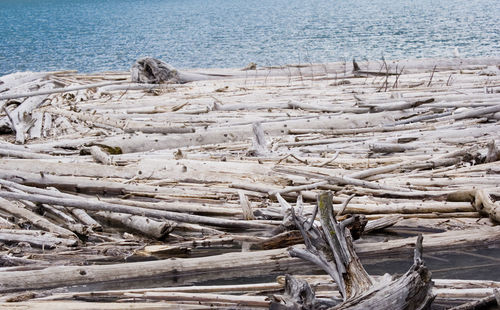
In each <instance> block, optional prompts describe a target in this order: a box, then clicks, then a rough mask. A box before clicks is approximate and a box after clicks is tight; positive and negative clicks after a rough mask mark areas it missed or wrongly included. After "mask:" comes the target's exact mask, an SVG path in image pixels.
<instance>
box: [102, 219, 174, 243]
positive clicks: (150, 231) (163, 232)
mask: <svg viewBox="0 0 500 310" xmlns="http://www.w3.org/2000/svg"><path fill="white" fill-rule="evenodd" d="M96 215H97V216H99V217H100V218H103V219H105V220H107V221H108V222H111V224H113V223H118V224H120V226H122V227H126V228H130V229H132V230H133V231H138V232H140V233H141V234H143V235H145V236H148V237H151V238H155V239H163V238H165V237H166V236H167V235H168V234H169V233H170V232H171V231H172V230H173V229H174V228H175V226H176V223H175V222H172V221H165V220H163V221H161V222H160V221H156V220H152V219H149V218H147V217H144V216H138V215H131V214H124V213H116V212H113V213H112V212H97V213H96Z"/></svg>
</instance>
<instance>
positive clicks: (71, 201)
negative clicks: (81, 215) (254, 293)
mask: <svg viewBox="0 0 500 310" xmlns="http://www.w3.org/2000/svg"><path fill="white" fill-rule="evenodd" d="M0 197H4V198H11V199H20V200H28V201H32V202H37V203H47V204H55V205H61V206H66V207H72V208H80V209H84V210H90V211H110V212H121V213H127V214H133V215H139V216H142V215H145V216H151V217H155V218H166V219H169V220H172V221H179V222H186V223H201V224H207V225H213V226H221V227H234V228H261V229H262V228H263V229H266V228H272V227H273V226H272V225H268V224H262V223H258V222H255V221H238V220H229V219H218V218H211V217H207V216H200V215H190V214H182V213H176V212H170V211H162V210H152V209H145V208H138V207H131V206H124V205H120V204H113V203H107V202H102V201H89V200H85V199H81V198H61V197H51V196H46V195H39V194H31V195H30V194H22V193H9V192H4V191H0ZM4 201H5V200H4ZM0 207H1V204H0Z"/></svg>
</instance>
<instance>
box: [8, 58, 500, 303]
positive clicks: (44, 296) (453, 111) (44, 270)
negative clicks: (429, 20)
mask: <svg viewBox="0 0 500 310" xmlns="http://www.w3.org/2000/svg"><path fill="white" fill-rule="evenodd" d="M498 63H499V61H498V58H481V59H462V58H461V59H418V60H401V61H365V62H358V63H355V64H354V63H353V64H352V65H351V64H349V63H331V64H305V65H304V64H300V65H287V66H281V67H259V66H249V67H248V68H247V69H248V70H241V69H207V70H203V72H201V71H199V70H197V71H194V70H177V69H175V68H172V67H171V66H169V65H168V64H165V63H163V62H161V61H159V60H155V59H142V60H140V61H139V62H138V63H137V64H136V65H135V66H134V69H133V70H132V76H131V74H130V73H129V72H107V73H96V74H78V73H76V72H70V71H61V72H43V73H16V74H10V75H7V76H4V77H0V92H1V94H0V133H1V136H0V140H1V141H0V157H1V158H0V197H1V198H0V308H2V309H3V308H5V309H13V308H14V306H13V305H15V304H17V305H18V306H23V307H24V306H26V307H31V308H37V307H38V308H41V309H45V308H48V307H53V308H57V307H59V308H61V309H72V308H74V309H87V308H92V307H95V308H99V309H106V308H110V309H112V308H113V307H115V308H116V307H119V306H121V305H126V306H127V307H131V308H134V307H135V308H137V309H147V308H148V307H149V308H152V309H154V308H163V309H169V308H170V309H178V308H180V307H183V308H186V309H190V308H193V309H204V308H207V307H210V306H212V307H220V308H237V307H247V308H256V309H259V308H260V309H264V308H269V307H270V305H271V304H272V305H273V306H276V307H282V306H283V305H284V302H287V305H291V304H294V305H299V306H301V307H304V305H309V306H310V305H325V307H330V306H334V305H336V306H335V307H337V308H340V309H343V308H345V307H347V306H348V305H349V306H353V307H355V306H356V305H358V306H359V307H361V308H367V307H365V306H364V305H365V304H366V303H368V302H370V306H371V307H375V306H377V305H380V307H381V308H384V306H382V305H385V304H386V302H387V298H382V297H381V295H382V294H385V293H386V292H387V293H390V294H393V295H394V294H396V295H397V294H402V295H401V296H403V295H405V294H406V293H408V292H409V291H404V292H403V291H398V290H397V289H396V288H397V287H400V286H399V285H404V286H406V284H408V288H415V290H414V291H415V292H419V293H421V294H415V295H414V296H412V298H410V299H408V302H409V301H410V300H412V302H411V303H412V305H409V304H408V303H405V302H401V301H400V300H399V299H397V300H396V299H394V300H395V301H396V302H398V304H399V305H400V306H401V307H405V305H408V307H417V306H418V305H421V306H422V307H425V306H426V305H427V304H428V301H430V300H431V297H432V296H433V295H436V298H435V301H434V303H435V304H436V307H443V308H449V307H456V306H459V305H460V304H465V305H464V307H471V305H472V304H473V303H472V302H475V301H477V300H479V299H482V298H486V297H488V298H490V299H491V296H492V295H493V293H494V292H493V289H494V288H499V287H500V285H499V284H498V282H494V281H491V280H498V279H495V278H494V277H495V273H489V272H486V273H485V272H482V270H489V268H495V267H496V266H497V263H498V262H497V259H496V256H495V255H496V254H498V253H497V250H496V249H495V247H493V246H494V245H496V244H498V242H499V240H500V232H499V230H498V226H497V225H498V223H499V215H498V214H499V212H498V210H499V208H498V203H499V202H498V200H499V194H498V188H499V186H500V177H499V176H500V168H499V167H498V161H499V159H500V158H499V157H498V153H499V152H498V147H497V145H498V143H499V141H500V134H499V133H500V131H499V130H498V129H499V128H498V127H499V126H498V120H499V119H500V118H499V113H500V112H499V111H500V110H499V104H498V102H499V100H498V94H499V92H498V84H499V82H500V75H498V74H490V73H491V72H493V71H495V70H496V71H498V70H497V69H496V66H497V65H498ZM492 68H493V69H495V70H493V69H492ZM496 71H495V72H496ZM450 76H453V79H452V80H451V79H450ZM308 81H311V83H307V82H308ZM172 83H176V84H172ZM323 191H332V192H333V193H334V196H333V197H332V204H331V206H330V205H329V202H327V201H326V200H323V204H322V205H323V206H328V207H327V208H326V209H325V208H323V207H322V208H319V209H317V208H315V205H316V203H317V196H318V194H319V193H322V192H323ZM324 202H327V203H326V204H324ZM292 207H293V210H294V211H295V215H296V220H297V222H298V224H300V225H298V224H297V223H296V222H295V221H294V219H293V217H292V214H291V213H290V210H292ZM328 210H329V211H328ZM333 212H334V213H335V215H336V216H335V217H334V218H332V217H331V215H332V213H333ZM300 218H302V220H299V219H300ZM304 219H307V221H305V220H304ZM301 225H302V226H301ZM299 227H302V233H301V231H300V229H299ZM322 227H323V228H322ZM346 227H347V228H346ZM328 228H329V229H328ZM323 229H325V230H327V231H328V234H325V232H324V231H323ZM333 231H335V234H332V233H330V232H333ZM304 232H305V235H306V236H307V238H306V239H305V240H304V238H303V233H304ZM418 234H422V235H423V241H422V246H423V248H425V251H426V256H425V259H426V264H427V265H428V266H429V267H428V268H429V269H430V270H431V271H434V270H436V269H437V272H436V273H435V274H436V275H438V276H444V277H447V276H450V275H451V273H452V272H454V273H453V276H455V275H456V273H457V268H461V269H464V270H471V271H472V272H471V274H474V276H477V277H484V278H485V280H486V279H489V280H490V281H477V280H474V281H476V282H474V281H473V280H466V278H465V279H463V280H436V279H434V280H433V281H434V283H435V284H434V288H433V289H432V290H431V289H430V287H431V285H430V282H429V281H428V279H429V273H428V270H426V268H425V266H424V265H423V263H422V259H421V257H420V256H419V252H418V251H417V255H416V256H415V259H414V265H413V266H412V268H411V269H410V271H408V272H407V273H405V274H404V275H403V276H401V277H399V278H387V277H386V278H384V277H379V276H376V275H368V272H367V271H366V270H368V271H370V270H371V268H373V267H374V266H375V267H377V268H379V269H377V270H382V273H384V272H385V273H389V274H394V273H396V271H395V270H393V267H392V266H393V265H392V264H387V262H388V261H391V262H400V263H401V264H404V263H408V258H409V256H411V254H412V252H413V251H414V249H415V244H416V242H415V240H416V239H417V235H418ZM323 235H325V238H326V236H327V235H328V236H329V237H328V238H329V239H322V238H320V237H322V236H323ZM321 240H323V241H321ZM315 242H316V243H317V244H320V245H321V246H320V247H319V248H318V247H317V248H316V250H314V247H312V244H315ZM302 243H306V245H302ZM317 244H316V245H317ZM289 246H293V247H294V249H295V250H292V253H294V252H293V251H296V253H302V254H304V253H309V254H304V255H306V256H307V255H308V256H307V257H308V258H310V259H311V260H312V261H313V262H315V263H318V260H317V259H315V258H314V257H317V255H319V254H318V253H323V254H321V255H320V256H322V257H323V259H322V260H321V263H320V264H319V265H320V266H321V267H323V269H326V273H327V274H329V275H328V276H327V277H325V275H316V276H312V275H310V273H313V272H314V274H317V273H320V272H321V268H319V267H317V264H316V265H315V264H314V263H310V262H306V261H304V260H301V259H299V258H293V257H290V256H289V253H288V247H289ZM417 248H419V247H417ZM329 249H336V250H335V251H334V252H332V251H330V250H329ZM308 251H312V252H308ZM311 253H312V254H311ZM335 253H337V254H335ZM460 253H461V254H460ZM464 253H465V254H464ZM449 257H452V258H449ZM470 257H474V259H475V260H477V261H476V263H475V264H473V265H467V264H468V261H469V258H470ZM358 258H359V260H358ZM360 260H361V261H362V262H363V265H361V263H360ZM447 260H448V261H447ZM436 262H439V264H437V263H436ZM408 265H409V264H408ZM437 265H439V267H435V266H437ZM464 265H465V267H463V266H464ZM456 266H459V267H456ZM365 268H366V269H365ZM450 268H451V269H450ZM476 270H477V272H475V271H476ZM460 271H462V270H460ZM323 272H325V271H323ZM398 272H403V270H399V271H398ZM370 273H371V271H370ZM286 274H289V276H288V277H285V275H286ZM299 274H302V275H299ZM308 274H309V275H308ZM461 274H462V273H461ZM464 274H465V273H464ZM348 275H349V276H348ZM352 275H355V276H352ZM276 276H278V277H279V279H278V282H273V281H274V278H275V277H276ZM321 277H323V278H321ZM467 277H468V276H467ZM285 278H286V281H285ZM433 278H434V276H433ZM235 279H236V280H235ZM333 280H335V282H337V283H336V284H335V283H333V282H334V281H333ZM212 281H213V282H212ZM228 281H238V283H242V284H238V285H235V284H234V283H228ZM208 282H212V283H210V284H208ZM256 282H265V283H261V284H255V287H252V286H251V285H253V284H250V283H256ZM270 282H273V283H270ZM285 282H286V285H285ZM222 283H224V284H226V285H219V284H222ZM266 283H267V284H266ZM193 284H194V286H193ZM211 284H214V285H211ZM215 284H217V285H215ZM416 284H421V286H420V289H418V285H416ZM68 286H72V287H71V291H67V292H62V290H64V289H65V287H68ZM166 286H167V287H166ZM53 289H56V290H55V291H54V290H53ZM370 292H372V293H373V294H370ZM405 292H406V293H405ZM94 293H95V294H94ZM405 296H406V295H405ZM379 297H380V298H379ZM301 298H302V299H301ZM167 299H168V301H167ZM160 300H161V301H160ZM484 300H486V299H484ZM7 301H10V302H7ZM14 302H16V303H14ZM200 302H201V304H200ZM379 302H380V303H379ZM487 302H489V301H487ZM467 303H469V304H467ZM285 308H286V306H285ZM386 308H394V307H386Z"/></svg>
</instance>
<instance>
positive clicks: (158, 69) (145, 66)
mask: <svg viewBox="0 0 500 310" xmlns="http://www.w3.org/2000/svg"><path fill="white" fill-rule="evenodd" d="M131 76H132V82H135V83H148V84H160V83H181V81H180V79H179V73H178V71H177V70H176V69H175V68H174V67H172V66H171V65H169V64H167V63H165V62H163V61H161V60H159V59H155V58H151V57H145V58H141V59H139V60H137V61H136V62H135V64H134V65H133V66H132V69H131Z"/></svg>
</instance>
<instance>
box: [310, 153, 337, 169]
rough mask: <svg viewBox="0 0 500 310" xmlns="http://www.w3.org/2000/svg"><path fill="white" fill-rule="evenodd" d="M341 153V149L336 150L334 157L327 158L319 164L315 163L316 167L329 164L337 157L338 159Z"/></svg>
mask: <svg viewBox="0 0 500 310" xmlns="http://www.w3.org/2000/svg"><path fill="white" fill-rule="evenodd" d="M339 154H340V151H339V150H337V151H336V152H335V155H333V157H332V158H329V159H327V160H325V161H324V162H322V163H320V164H318V165H314V166H315V167H324V166H326V165H328V164H330V163H332V162H334V161H335V159H337V157H339Z"/></svg>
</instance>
